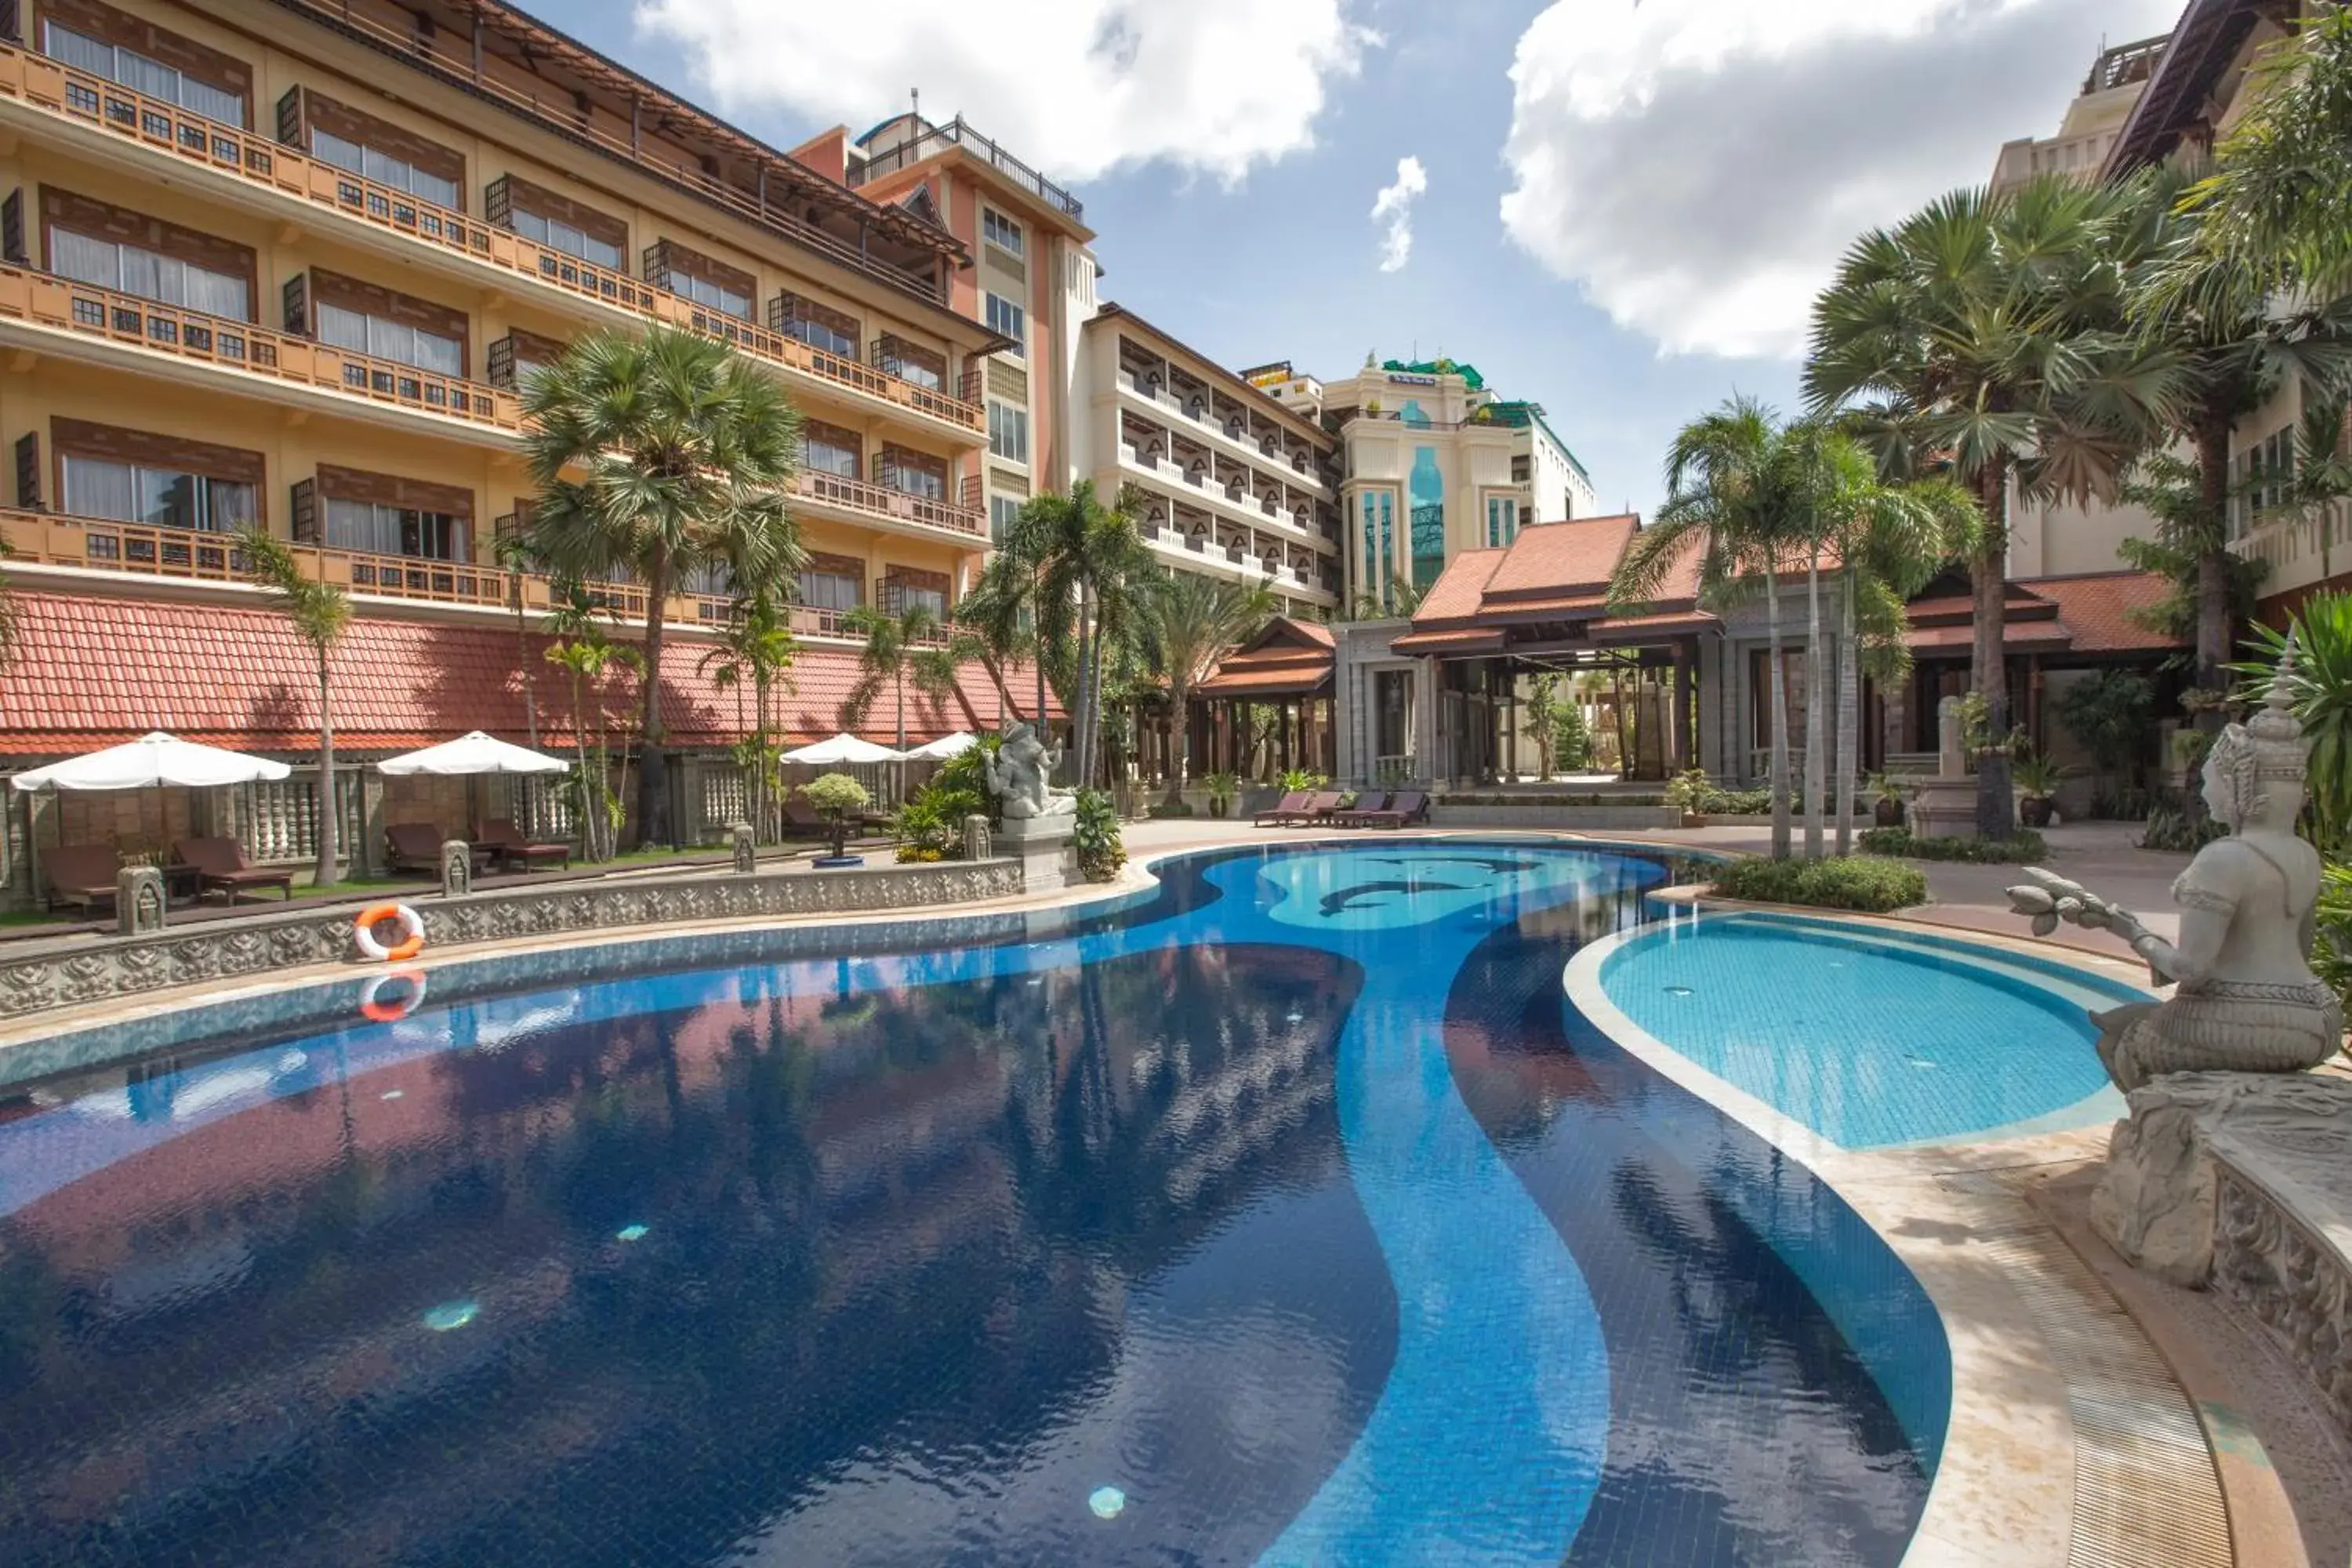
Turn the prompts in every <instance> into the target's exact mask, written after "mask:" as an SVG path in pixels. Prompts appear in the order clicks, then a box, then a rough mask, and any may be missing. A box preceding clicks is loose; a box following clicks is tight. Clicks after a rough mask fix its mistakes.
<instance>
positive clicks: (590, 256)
mask: <svg viewBox="0 0 2352 1568" xmlns="http://www.w3.org/2000/svg"><path fill="white" fill-rule="evenodd" d="M507 223H508V226H509V227H511V228H512V229H513V230H514V231H515V232H516V233H517V234H519V235H520V236H522V237H524V238H525V239H531V240H537V241H538V242H539V243H540V244H541V245H543V246H545V247H548V249H550V250H560V251H562V252H563V254H564V255H566V256H576V257H578V258H580V259H581V260H583V261H593V262H594V263H595V264H596V265H597V266H599V267H604V268H611V269H612V270H613V271H614V272H618V271H620V270H621V247H619V246H617V245H610V244H607V243H606V242H605V241H604V240H601V239H598V238H597V237H595V236H594V235H593V234H588V233H585V232H583V231H582V230H580V229H577V228H574V227H573V226H572V225H570V224H568V223H565V222H564V221H563V220H562V219H561V218H550V217H541V216H540V215H539V214H537V213H535V212H526V211H524V210H523V209H522V208H521V207H516V208H513V209H512V210H511V211H509V213H508V215H507Z"/></svg>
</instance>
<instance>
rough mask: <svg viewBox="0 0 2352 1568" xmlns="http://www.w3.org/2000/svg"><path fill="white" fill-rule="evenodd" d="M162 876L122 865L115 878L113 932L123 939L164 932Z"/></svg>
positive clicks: (141, 868) (144, 868)
mask: <svg viewBox="0 0 2352 1568" xmlns="http://www.w3.org/2000/svg"><path fill="white" fill-rule="evenodd" d="M163 910H164V898H163V872H161V871H159V870H157V869H156V868H154V867H152V866H125V867H124V868H122V869H121V871H118V872H117V873H115V878H114V929H115V931H116V932H117V933H118V934H120V935H122V936H152V935H154V934H156V933H157V932H159V931H162V930H163Z"/></svg>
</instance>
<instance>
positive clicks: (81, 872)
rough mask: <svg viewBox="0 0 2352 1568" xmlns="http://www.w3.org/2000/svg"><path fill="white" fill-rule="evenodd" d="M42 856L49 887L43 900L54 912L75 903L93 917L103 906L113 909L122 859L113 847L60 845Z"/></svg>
mask: <svg viewBox="0 0 2352 1568" xmlns="http://www.w3.org/2000/svg"><path fill="white" fill-rule="evenodd" d="M40 855H41V876H42V879H44V880H45V881H46V882H47V884H48V891H47V894H46V895H45V897H44V900H43V901H44V902H45V903H46V904H47V906H48V907H49V908H50V909H53V910H54V909H56V908H57V907H58V905H59V904H72V905H74V906H75V907H77V908H78V909H79V910H81V912H82V913H84V914H89V913H92V912H94V911H95V910H96V909H97V908H98V906H99V905H100V904H104V905H107V906H108V907H110V908H111V907H112V906H113V903H114V879H115V874H116V873H117V872H118V871H120V870H121V868H122V860H121V857H120V856H118V855H116V854H115V852H114V847H113V846H112V845H110V844H60V845H58V847H56V848H54V849H44V850H42V851H41V852H40Z"/></svg>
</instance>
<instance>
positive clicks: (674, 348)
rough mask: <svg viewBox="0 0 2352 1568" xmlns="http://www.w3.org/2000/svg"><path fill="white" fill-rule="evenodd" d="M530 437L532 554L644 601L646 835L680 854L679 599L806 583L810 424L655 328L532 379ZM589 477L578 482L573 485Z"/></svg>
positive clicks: (772, 390) (727, 357)
mask: <svg viewBox="0 0 2352 1568" xmlns="http://www.w3.org/2000/svg"><path fill="white" fill-rule="evenodd" d="M523 403H524V412H525V414H526V416H527V422H526V425H525V431H526V434H525V436H524V445H525V450H526V452H527V454H528V456H529V460H530V475H531V479H532V481H533V483H534V484H535V485H536V486H537V487H538V489H539V496H538V500H537V501H536V502H535V503H534V505H533V509H532V512H533V515H532V521H531V531H530V542H531V548H532V550H533V552H535V553H536V554H538V555H539V556H540V558H541V559H542V560H544V561H546V562H547V563H549V564H550V565H551V566H552V567H554V568H555V569H556V570H558V571H560V572H562V573H565V574H571V575H578V576H589V575H594V574H600V573H608V572H613V571H623V572H626V573H628V574H632V575H633V576H634V577H635V579H636V580H637V581H638V582H639V583H641V584H644V586H645V591H646V627H645V662H646V670H645V679H644V681H643V682H642V685H643V691H642V693H641V696H642V704H643V717H642V720H641V721H640V723H639V726H638V728H639V732H640V734H641V736H642V738H643V742H644V746H645V753H646V755H645V767H644V770H643V772H642V773H641V774H640V776H639V780H638V790H637V827H638V834H639V837H640V838H641V839H642V840H643V841H644V842H646V843H667V842H670V841H671V840H672V839H673V838H674V837H675V835H674V834H673V833H672V831H671V824H670V821H669V791H668V784H667V777H666V776H665V769H664V765H663V759H662V751H661V740H662V730H661V658H662V643H663V628H664V625H665V611H666V609H667V602H668V598H669V595H670V594H671V593H672V592H673V591H674V590H675V589H676V588H677V585H678V584H680V583H681V582H683V581H684V580H686V578H687V577H688V575H689V574H695V573H698V572H701V571H705V570H708V569H710V568H714V567H725V568H727V569H729V570H730V571H731V572H732V573H733V574H734V575H735V577H736V578H737V580H739V581H742V582H752V583H757V582H764V581H774V580H777V579H779V578H782V577H788V576H790V575H792V574H793V573H795V572H797V571H798V570H799V567H800V562H801V558H802V557H801V546H800V535H799V530H798V528H797V527H796V526H795V525H794V523H793V520H792V516H791V514H790V513H789V512H788V511H787V510H785V501H784V498H785V494H786V492H787V490H788V489H790V488H791V484H792V479H793V471H794V469H795V468H796V466H797V464H798V460H799V452H800V425H801V422H800V416H799V413H798V412H797V411H796V410H795V409H794V408H793V405H792V402H791V400H790V399H789V398H788V397H786V396H785V395H784V393H783V390H782V387H780V386H779V385H778V384H777V383H776V381H775V379H774V378H773V377H772V376H770V375H769V374H766V373H765V372H763V371H761V370H758V369H756V368H754V367H753V366H752V365H751V363H750V362H749V361H747V360H745V359H743V358H742V357H741V356H740V355H739V354H737V353H735V351H734V350H733V349H732V348H731V347H730V346H728V345H727V344H725V343H722V342H715V341H713V340H711V339H708V338H703V337H699V336H697V335H695V334H694V333H691V332H685V331H673V330H670V329H667V328H663V327H658V326H656V327H654V328H652V329H651V330H649V331H646V333H644V334H643V335H637V334H634V333H626V332H601V333H598V334H596V335H594V336H592V337H589V338H586V339H583V340H582V341H581V342H576V343H574V344H572V347H571V348H570V349H568V350H566V351H565V353H563V354H562V357H560V358H559V359H557V360H556V361H555V363H552V364H551V365H549V366H547V367H546V369H545V370H544V371H542V372H541V374H538V375H537V376H534V377H533V378H532V379H531V382H530V387H529V389H528V390H527V392H526V393H525V395H524V398H523ZM573 474H578V475H583V476H584V477H583V478H577V479H575V478H568V477H567V476H568V475H573Z"/></svg>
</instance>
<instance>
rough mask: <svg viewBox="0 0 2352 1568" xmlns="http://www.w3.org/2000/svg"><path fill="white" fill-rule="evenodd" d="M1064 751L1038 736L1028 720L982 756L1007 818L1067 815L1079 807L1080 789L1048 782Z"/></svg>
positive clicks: (1015, 727) (991, 786) (992, 788)
mask: <svg viewBox="0 0 2352 1568" xmlns="http://www.w3.org/2000/svg"><path fill="white" fill-rule="evenodd" d="M1061 760H1062V753H1061V752H1058V751H1055V750H1054V749H1053V748H1052V747H1049V746H1047V745H1046V744H1045V742H1043V741H1041V740H1039V739H1038V738H1037V732H1036V731H1035V730H1034V728H1032V727H1031V726H1030V725H1027V724H1015V725H1014V726H1013V728H1012V729H1010V730H1007V731H1005V732H1004V742H1003V745H1001V746H999V747H998V748H997V749H996V751H995V752H993V753H992V754H990V755H987V756H984V757H982V767H983V768H984V770H985V771H986V773H987V774H988V787H989V791H990V793H992V794H993V795H995V796H996V798H997V800H998V802H999V803H1000V804H1001V805H1003V810H1004V818H1005V820H1006V821H1008V822H1023V821H1026V820H1028V819H1030V818H1032V817H1039V816H1071V815H1073V814H1074V813H1076V810H1077V809H1078V801H1077V792H1076V791H1075V790H1066V789H1055V788H1054V787H1053V786H1052V785H1051V784H1047V783H1046V782H1045V779H1046V776H1047V775H1048V774H1050V773H1053V771H1054V765H1055V763H1059V762H1060V761H1061Z"/></svg>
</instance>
